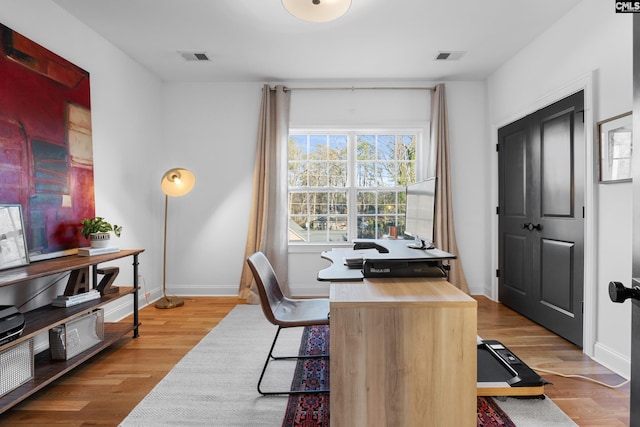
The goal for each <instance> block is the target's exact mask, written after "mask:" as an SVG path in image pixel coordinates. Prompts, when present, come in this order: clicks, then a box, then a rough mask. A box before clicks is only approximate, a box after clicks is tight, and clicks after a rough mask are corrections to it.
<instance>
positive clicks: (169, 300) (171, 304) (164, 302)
mask: <svg viewBox="0 0 640 427" xmlns="http://www.w3.org/2000/svg"><path fill="white" fill-rule="evenodd" d="M183 305H184V300H183V299H182V298H178V297H167V296H164V297H162V298H160V299H159V300H158V301H156V308H176V307H180V306H183Z"/></svg>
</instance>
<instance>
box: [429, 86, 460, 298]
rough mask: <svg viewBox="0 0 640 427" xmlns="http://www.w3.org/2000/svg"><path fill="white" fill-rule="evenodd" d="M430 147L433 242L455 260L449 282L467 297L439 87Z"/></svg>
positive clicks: (444, 110)
mask: <svg viewBox="0 0 640 427" xmlns="http://www.w3.org/2000/svg"><path fill="white" fill-rule="evenodd" d="M431 144H432V147H434V149H435V153H436V156H435V169H436V171H435V175H436V176H437V177H438V181H437V184H436V185H437V190H436V213H435V222H436V224H435V229H434V240H435V244H436V246H437V247H438V248H439V249H442V250H443V251H446V252H449V253H452V254H454V255H456V256H457V257H458V258H457V259H456V260H452V261H451V263H450V265H451V270H450V271H449V282H451V283H452V284H453V285H454V286H456V287H458V288H460V289H461V290H463V291H464V292H466V293H467V294H468V293H469V286H468V285H467V279H466V277H465V275H464V270H463V269H462V261H461V260H460V256H459V252H458V244H457V242H456V231H455V227H454V225H453V203H452V201H451V175H450V172H449V171H450V167H449V124H448V118H447V101H446V98H445V88H444V84H442V83H440V84H438V85H436V87H435V91H434V92H433V93H432V94H431Z"/></svg>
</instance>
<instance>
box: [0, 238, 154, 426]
mask: <svg viewBox="0 0 640 427" xmlns="http://www.w3.org/2000/svg"><path fill="white" fill-rule="evenodd" d="M143 251H144V249H128V250H121V251H120V252H116V253H110V254H104V255H95V256H78V255H70V256H65V257H60V258H55V259H50V260H45V261H36V262H33V263H31V264H29V265H26V266H23V267H16V268H12V269H9V270H4V271H0V287H4V286H15V285H18V284H20V283H24V282H27V281H29V280H34V279H38V278H41V277H46V276H51V275H54V274H60V273H66V272H73V271H78V270H83V269H87V268H90V269H91V271H92V278H93V280H92V283H93V287H96V284H97V276H98V271H97V270H98V264H101V263H105V262H109V261H113V260H116V259H120V258H125V257H133V285H132V287H120V288H119V289H118V291H117V292H113V293H109V294H106V295H103V296H102V297H101V298H100V299H96V300H92V301H88V302H85V303H82V304H78V305H75V306H72V307H67V308H60V307H52V306H51V305H46V306H43V307H40V308H37V309H35V310H32V311H29V312H26V313H23V314H24V317H25V328H24V331H23V332H22V335H21V336H20V337H19V338H18V339H16V340H14V341H11V342H9V343H7V344H4V345H2V346H0V351H5V350H8V349H10V348H11V347H12V346H15V345H18V344H20V343H23V342H24V341H26V340H29V339H32V338H33V337H35V336H36V335H39V334H41V333H43V332H46V331H48V330H49V329H51V328H53V327H55V326H58V325H61V324H64V323H67V322H68V321H70V320H72V319H75V318H77V317H80V316H82V315H85V314H87V313H90V312H91V311H93V310H95V309H96V308H99V307H101V306H103V305H105V304H107V303H109V302H110V301H114V300H116V299H118V298H122V297H125V296H127V295H133V323H132V324H129V325H127V324H123V323H120V322H119V323H105V324H104V341H102V342H101V343H100V344H98V345H95V346H93V347H91V348H90V349H88V350H86V351H84V352H82V353H80V354H78V355H77V356H75V357H73V358H71V359H68V360H51V358H50V357H49V351H48V350H47V351H43V352H41V353H39V354H37V355H35V365H34V366H35V370H34V378H33V379H32V380H30V381H28V382H27V383H25V384H23V385H22V386H20V387H18V388H16V389H14V390H12V391H11V392H9V393H7V394H5V395H4V396H2V397H0V413H2V412H5V411H6V410H7V409H9V408H11V407H12V406H14V405H15V404H17V403H19V402H21V401H23V400H24V399H26V398H27V397H28V396H30V395H32V394H33V393H35V392H37V391H39V390H40V389H42V388H43V387H45V386H46V385H47V384H49V383H51V382H53V381H54V380H56V379H57V378H59V377H61V376H62V375H63V374H65V373H67V372H69V371H70V370H72V369H73V368H75V367H77V366H79V365H80V364H82V363H83V362H85V361H86V360H88V359H90V358H91V357H93V356H94V355H96V354H97V353H99V352H100V351H101V350H103V349H105V348H107V347H109V346H110V345H112V344H113V343H115V342H116V341H118V340H119V339H120V338H122V337H123V336H124V335H126V334H127V333H129V332H133V338H137V337H138V326H139V320H138V255H139V254H140V253H142V252H143Z"/></svg>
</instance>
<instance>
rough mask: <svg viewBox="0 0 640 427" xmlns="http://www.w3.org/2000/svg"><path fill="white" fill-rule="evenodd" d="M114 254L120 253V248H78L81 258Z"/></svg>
mask: <svg viewBox="0 0 640 427" xmlns="http://www.w3.org/2000/svg"><path fill="white" fill-rule="evenodd" d="M114 252H120V248H119V247H117V246H109V247H107V248H78V255H80V256H91V255H103V254H112V253H114Z"/></svg>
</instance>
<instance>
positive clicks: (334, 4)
mask: <svg viewBox="0 0 640 427" xmlns="http://www.w3.org/2000/svg"><path fill="white" fill-rule="evenodd" d="M282 5H283V6H284V8H285V9H287V12H289V13H290V14H292V15H293V16H295V17H296V18H299V19H302V20H303V21H308V22H327V21H332V20H334V19H336V18H339V17H341V16H342V15H344V14H345V13H347V11H348V10H349V7H351V0H282Z"/></svg>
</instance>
